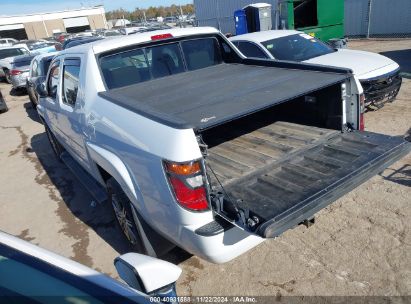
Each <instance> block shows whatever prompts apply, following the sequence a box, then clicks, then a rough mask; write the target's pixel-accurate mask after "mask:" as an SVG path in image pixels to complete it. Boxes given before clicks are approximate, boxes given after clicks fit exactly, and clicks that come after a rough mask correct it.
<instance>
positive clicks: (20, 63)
mask: <svg viewBox="0 0 411 304" xmlns="http://www.w3.org/2000/svg"><path fill="white" fill-rule="evenodd" d="M34 57H36V55H22V56H16V57H14V59H13V62H12V63H11V71H10V79H11V84H12V86H13V89H16V90H17V89H21V88H25V87H26V83H27V77H28V76H29V72H30V63H31V60H32V59H33V58H34Z"/></svg>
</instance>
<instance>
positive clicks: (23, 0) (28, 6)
mask: <svg viewBox="0 0 411 304" xmlns="http://www.w3.org/2000/svg"><path fill="white" fill-rule="evenodd" d="M187 3H193V0H0V16H1V15H24V14H29V13H39V12H51V11H61V10H65V9H75V8H80V7H82V6H93V5H98V4H103V5H104V7H105V9H106V11H111V10H114V9H119V8H123V9H125V10H130V11H132V10H134V9H135V8H136V7H139V8H147V7H149V6H160V5H163V6H168V5H171V4H187Z"/></svg>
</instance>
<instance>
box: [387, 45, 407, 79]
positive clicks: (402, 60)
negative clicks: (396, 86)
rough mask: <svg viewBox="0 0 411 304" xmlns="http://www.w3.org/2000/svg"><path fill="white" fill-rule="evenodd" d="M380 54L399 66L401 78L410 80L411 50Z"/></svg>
mask: <svg viewBox="0 0 411 304" xmlns="http://www.w3.org/2000/svg"><path fill="white" fill-rule="evenodd" d="M380 54H381V55H384V56H387V57H388V58H391V59H392V60H394V61H395V62H397V63H398V64H399V65H400V68H401V72H402V73H403V77H405V78H409V79H411V60H410V58H411V49H407V50H398V51H389V52H381V53H380ZM404 74H405V75H404Z"/></svg>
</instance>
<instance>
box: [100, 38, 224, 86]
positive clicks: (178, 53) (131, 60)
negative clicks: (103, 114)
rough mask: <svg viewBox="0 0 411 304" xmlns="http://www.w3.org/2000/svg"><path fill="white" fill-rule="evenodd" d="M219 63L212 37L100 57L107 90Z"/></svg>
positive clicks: (219, 58) (215, 41)
mask: <svg viewBox="0 0 411 304" xmlns="http://www.w3.org/2000/svg"><path fill="white" fill-rule="evenodd" d="M220 63H222V54H221V50H220V46H219V42H218V40H217V39H216V38H214V37H209V38H198V39H191V40H181V41H177V42H170V43H164V44H161V45H153V46H147V47H140V48H135V49H132V50H127V51H123V52H119V53H115V54H110V55H106V56H103V57H102V58H100V68H101V71H102V74H103V78H104V81H105V83H106V85H107V88H108V89H115V88H121V87H125V86H128V85H132V84H136V83H140V82H144V81H148V80H152V79H157V78H161V77H165V76H169V75H174V74H179V73H184V72H187V71H193V70H197V69H202V68H206V67H209V66H213V65H217V64H220Z"/></svg>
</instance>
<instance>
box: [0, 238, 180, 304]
mask: <svg viewBox="0 0 411 304" xmlns="http://www.w3.org/2000/svg"><path fill="white" fill-rule="evenodd" d="M114 265H115V267H116V269H117V272H118V274H119V276H120V278H122V279H123V280H124V281H125V282H126V283H127V284H128V286H127V285H125V284H123V283H121V282H119V281H117V280H114V279H112V278H110V277H108V276H107V275H105V274H102V273H100V272H97V271H95V270H93V269H91V268H88V267H86V266H84V265H82V264H79V263H77V262H75V261H72V260H70V259H67V258H65V257H63V256H60V255H58V254H55V253H53V252H51V251H48V250H45V249H43V248H40V247H38V246H35V245H33V244H31V243H29V242H26V241H24V240H21V239H19V238H17V237H14V236H12V235H10V234H7V233H5V232H2V231H0V297H1V298H2V299H3V300H4V301H5V302H6V303H115V304H117V303H147V304H148V303H151V302H152V301H150V296H151V299H153V298H154V297H155V298H156V299H162V298H164V299H169V298H176V293H175V281H176V280H177V279H178V277H179V276H180V274H181V269H180V268H179V267H177V266H175V265H173V264H170V263H168V262H165V261H162V260H158V259H155V258H151V257H147V256H143V255H140V254H137V253H126V254H124V255H121V256H119V257H117V258H116V259H115V261H114ZM2 302H3V301H2ZM156 302H158V301H156Z"/></svg>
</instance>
